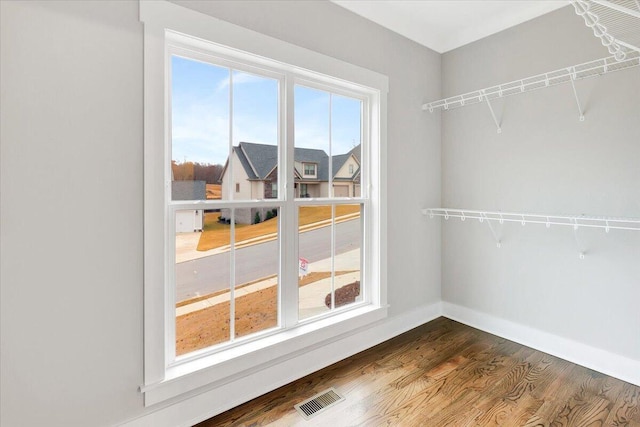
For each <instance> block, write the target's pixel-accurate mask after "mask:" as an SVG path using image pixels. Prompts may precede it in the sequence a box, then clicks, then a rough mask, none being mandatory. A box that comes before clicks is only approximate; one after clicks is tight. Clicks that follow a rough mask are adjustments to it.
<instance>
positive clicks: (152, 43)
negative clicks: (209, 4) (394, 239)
mask: <svg viewBox="0 0 640 427" xmlns="http://www.w3.org/2000/svg"><path fill="white" fill-rule="evenodd" d="M140 20H141V21H142V22H143V23H144V35H145V43H144V70H145V71H144V153H145V162H144V181H145V194H144V206H145V208H144V224H145V232H144V245H145V252H144V264H145V265H144V384H143V385H142V386H141V387H140V389H141V391H142V392H143V393H144V397H145V406H150V405H153V404H156V403H160V402H163V401H166V400H167V399H171V398H174V397H177V396H180V395H182V394H184V393H188V392H191V391H194V390H196V389H197V388H200V387H204V386H208V387H215V386H216V385H222V384H224V383H228V382H229V381H233V380H234V378H239V377H241V376H244V375H246V374H248V373H250V372H255V371H256V370H260V369H265V368H267V367H268V366H270V365H272V364H274V363H278V362H280V361H283V360H286V359H287V358H289V357H291V356H292V355H295V354H301V353H304V352H306V351H310V350H312V349H314V348H318V347H319V346H322V345H325V344H326V343H328V342H331V341H334V340H335V339H337V338H338V337H344V335H345V334H349V333H356V332H357V331H358V330H359V329H361V328H364V327H366V326H370V325H371V324H372V323H374V322H376V321H379V320H381V319H383V318H385V317H386V314H387V291H386V98H387V91H388V79H387V77H386V76H383V75H380V74H378V73H375V72H373V71H370V70H366V69H363V68H360V67H357V66H355V65H352V64H348V63H345V62H342V61H339V60H337V59H334V58H331V57H328V56H325V55H322V54H319V53H316V52H313V51H310V50H307V49H304V48H301V47H298V46H295V45H292V44H289V43H286V42H283V41H281V40H277V39H274V38H271V37H268V36H265V35H263V34H260V33H257V32H254V31H251V30H248V29H245V28H242V27H238V26H236V25H233V24H230V23H227V22H224V21H220V20H218V19H215V18H213V17H210V16H207V15H205V14H201V13H198V12H194V11H192V10H189V9H186V8H184V7H181V6H177V5H175V4H171V3H168V2H164V1H162V2H160V1H154V2H150V1H141V2H140ZM167 30H170V31H172V32H175V33H181V34H189V35H190V36H191V37H193V38H195V39H201V40H207V41H208V42H206V44H207V45H208V44H209V43H210V42H214V43H218V44H220V45H224V46H229V47H232V48H234V49H238V55H239V56H242V55H243V52H247V53H248V55H249V56H250V59H251V60H252V61H254V62H255V61H259V60H260V55H262V57H268V58H269V59H268V60H266V59H265V63H272V62H273V61H274V60H275V61H279V62H280V63H282V64H289V65H288V66H289V67H291V69H292V70H295V72H296V73H297V74H299V75H303V76H304V75H305V74H306V75H308V76H309V78H310V79H313V80H315V81H317V82H318V83H319V84H322V75H323V74H324V75H326V76H331V77H327V78H326V83H330V82H332V81H335V79H336V78H338V79H342V80H343V81H344V82H345V83H346V82H356V83H346V86H347V88H348V87H349V85H351V87H352V88H353V89H354V90H356V91H359V90H362V89H363V88H372V94H374V95H373V96H374V97H375V102H373V103H372V106H371V107H372V109H373V110H372V112H371V117H372V121H373V123H371V124H370V126H371V128H372V129H377V130H378V131H377V132H373V133H372V135H371V149H370V150H369V152H368V153H363V155H368V156H370V160H371V164H377V165H378V166H379V167H378V168H372V171H371V174H370V176H369V183H370V184H369V185H366V186H363V187H362V191H363V192H366V194H368V195H369V197H370V200H369V202H368V203H369V205H368V209H369V215H370V217H369V219H370V221H369V222H368V224H366V227H368V230H366V232H365V236H369V237H368V238H369V242H367V245H370V246H369V247H371V248H372V250H371V251H370V253H369V254H368V257H369V259H368V263H369V265H370V266H371V267H370V268H368V269H367V270H366V274H368V275H369V277H368V280H371V281H373V282H374V283H376V284H377V286H375V289H376V292H374V293H373V295H371V304H369V305H367V306H360V307H356V308H354V309H351V310H345V311H344V312H340V313H338V314H336V315H333V316H331V317H327V318H323V319H321V320H317V321H314V322H301V323H300V324H299V326H297V327H295V328H293V329H289V330H287V331H284V332H282V333H279V334H276V335H270V336H267V337H265V338H264V339H261V340H256V341H251V342H248V343H247V344H246V345H243V346H242V347H234V348H231V349H229V350H228V351H223V352H218V353H214V354H210V355H206V356H203V357H200V358H198V359H194V360H192V361H190V362H188V363H181V364H178V365H174V366H171V367H168V366H167V363H166V359H165V355H166V352H165V351H164V349H165V348H166V346H167V345H172V346H173V345H175V344H174V343H167V342H166V341H167V340H166V334H165V330H166V328H167V324H168V323H169V322H175V317H173V316H168V315H167V310H165V295H166V293H167V292H170V291H171V292H172V291H173V290H168V289H165V288H164V286H166V284H165V285H164V286H163V285H162V284H164V283H165V280H164V278H165V275H166V271H165V268H166V266H165V265H164V264H165V263H164V260H166V259H167V258H168V256H167V253H166V251H167V250H168V249H167V248H168V247H170V245H167V244H166V239H167V237H166V235H165V233H164V230H167V229H169V227H168V226H169V224H168V223H167V221H169V219H168V216H167V215H164V212H165V209H166V206H165V193H166V192H167V191H169V190H170V188H167V185H165V188H162V187H161V186H159V185H154V184H153V183H157V182H163V181H164V176H165V170H164V169H165V167H166V165H165V153H166V152H167V150H168V147H167V141H168V140H169V138H168V133H169V131H170V130H169V127H168V124H167V123H166V121H165V117H166V116H167V114H168V111H167V108H168V107H167V105H168V103H166V102H165V96H166V95H165V86H166V80H165V79H166V78H167V76H168V70H167V69H166V67H167V65H166V64H167V61H165V55H166V54H167V52H166V45H165V37H166V34H167V32H166V31H167ZM209 41H210V42H209ZM157 70H164V73H159V72H158V71H157ZM306 70H314V71H313V72H310V71H306ZM318 73H319V74H318ZM291 84H293V83H291ZM292 89H293V87H288V88H287V93H288V96H291V97H292V96H293V90H292ZM287 114H291V116H289V117H287V120H286V129H285V132H286V133H292V132H293V120H290V119H291V118H292V114H293V112H292V111H288V112H287ZM162 141H164V143H162ZM289 150H291V151H293V146H292V144H289ZM289 155H290V158H293V152H291V153H289ZM290 167H291V168H293V165H291V166H290ZM364 182H365V181H363V183H364ZM169 185H170V183H169ZM283 191H286V192H287V193H288V194H287V195H288V199H289V200H290V202H289V203H292V204H293V203H295V202H294V198H293V192H294V188H293V185H289V186H288V188H284V189H283ZM317 202H318V201H316V203H317ZM354 202H355V203H358V202H357V201H355V200H354ZM289 211H290V212H292V210H291V209H290V210H289ZM289 223H290V224H293V221H289ZM294 225H295V224H294ZM158 230H161V231H160V232H158ZM294 231H295V229H294ZM290 232H291V231H287V230H283V233H284V234H283V238H284V239H285V240H286V239H292V238H291V237H290V236H289V237H287V234H290ZM285 244H289V245H291V244H292V242H291V241H289V242H288V243H287V242H285ZM295 246H297V245H295ZM295 249H296V250H297V248H295ZM296 298H297V295H283V300H284V299H292V300H295V299H296ZM285 323H286V319H285Z"/></svg>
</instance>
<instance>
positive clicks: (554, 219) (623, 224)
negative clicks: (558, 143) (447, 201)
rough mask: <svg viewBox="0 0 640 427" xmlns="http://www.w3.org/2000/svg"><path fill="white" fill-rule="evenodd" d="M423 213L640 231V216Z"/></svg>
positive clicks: (431, 210)
mask: <svg viewBox="0 0 640 427" xmlns="http://www.w3.org/2000/svg"><path fill="white" fill-rule="evenodd" d="M422 213H423V215H429V217H431V218H433V217H436V216H440V217H444V219H449V218H459V219H461V220H462V221H464V220H466V219H477V220H479V221H480V222H483V221H485V220H486V221H497V222H499V223H501V224H502V223H504V222H519V223H521V224H522V225H525V224H545V225H546V226H547V227H550V226H552V225H561V226H569V227H573V228H574V229H575V230H577V229H578V228H582V227H588V228H602V229H604V230H605V232H607V233H608V232H609V230H635V231H640V218H619V217H604V216H603V217H599V216H587V215H555V214H537V213H519V212H499V211H498V212H492V211H478V210H470V209H450V208H428V209H422Z"/></svg>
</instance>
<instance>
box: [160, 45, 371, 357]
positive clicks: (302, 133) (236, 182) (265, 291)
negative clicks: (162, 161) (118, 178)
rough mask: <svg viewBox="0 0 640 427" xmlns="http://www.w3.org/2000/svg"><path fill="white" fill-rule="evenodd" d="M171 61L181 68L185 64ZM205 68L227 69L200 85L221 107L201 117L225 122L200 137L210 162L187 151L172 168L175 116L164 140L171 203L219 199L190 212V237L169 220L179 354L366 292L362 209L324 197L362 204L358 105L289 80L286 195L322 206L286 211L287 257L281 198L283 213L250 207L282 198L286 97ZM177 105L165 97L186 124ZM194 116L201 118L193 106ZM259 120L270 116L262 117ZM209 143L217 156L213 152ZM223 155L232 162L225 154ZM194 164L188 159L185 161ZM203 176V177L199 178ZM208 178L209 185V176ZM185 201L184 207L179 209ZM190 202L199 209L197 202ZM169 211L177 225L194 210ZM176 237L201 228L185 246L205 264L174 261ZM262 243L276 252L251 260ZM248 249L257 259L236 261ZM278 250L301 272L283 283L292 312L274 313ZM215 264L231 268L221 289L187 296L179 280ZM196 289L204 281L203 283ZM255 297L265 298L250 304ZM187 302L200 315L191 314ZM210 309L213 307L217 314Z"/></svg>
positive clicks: (262, 81) (263, 84)
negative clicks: (289, 227)
mask: <svg viewBox="0 0 640 427" xmlns="http://www.w3.org/2000/svg"><path fill="white" fill-rule="evenodd" d="M180 59H181V60H184V61H189V59H188V58H187V59H185V58H180ZM176 62H177V61H176ZM193 62H195V63H197V64H201V63H198V62H197V61H193ZM204 65H206V66H210V67H214V69H216V70H218V71H220V75H223V73H224V72H226V73H227V77H226V80H225V78H224V75H223V77H222V78H220V79H218V80H217V81H216V82H215V84H213V85H212V84H211V83H212V82H209V87H208V89H206V90H208V91H209V92H211V87H212V86H213V87H214V89H213V92H215V93H214V94H213V95H212V97H210V99H209V101H210V102H212V103H213V104H214V106H215V104H216V102H215V100H216V99H217V100H218V101H219V102H218V104H219V105H218V107H219V108H217V110H216V108H210V111H208V113H209V114H208V115H207V114H205V112H202V111H201V112H200V113H201V116H202V117H209V118H211V117H214V118H215V119H216V120H218V121H220V122H223V123H224V122H225V121H226V123H227V126H226V128H227V129H226V133H225V131H224V129H223V127H219V128H220V131H219V132H217V133H215V132H214V129H209V130H210V131H211V133H210V134H209V139H208V141H204V142H205V146H206V147H207V150H209V152H213V151H216V152H217V153H218V154H216V155H213V154H211V155H210V158H211V160H210V161H207V163H204V161H203V163H202V164H199V162H196V161H193V162H189V161H188V157H187V156H186V155H183V159H182V161H180V160H179V159H177V158H175V156H176V155H179V153H180V149H178V148H179V147H181V145H180V144H181V140H180V139H179V137H180V136H181V134H180V131H181V128H180V127H179V126H178V124H179V123H180V120H177V121H174V124H173V127H172V137H173V138H172V141H174V142H173V143H172V144H175V148H176V149H175V150H174V145H172V150H171V152H172V163H171V166H172V167H171V172H172V177H171V178H172V191H171V194H172V200H174V201H186V202H189V201H198V200H209V201H213V200H220V201H221V202H222V203H221V204H219V205H216V204H212V205H209V204H208V205H207V208H208V210H207V211H204V210H201V209H200V210H199V209H195V211H196V212H201V213H200V218H201V221H202V227H201V228H198V227H196V228H194V229H193V231H186V230H185V228H184V224H183V223H178V221H177V219H176V223H175V224H176V225H175V227H176V228H175V229H176V301H178V302H177V305H178V306H179V307H177V308H176V328H175V329H176V337H175V338H176V355H177V356H181V355H185V354H188V353H189V352H192V351H194V350H199V349H202V348H206V347H209V346H216V347H217V348H223V347H225V343H227V344H232V343H233V342H234V341H235V340H236V339H237V338H243V339H244V338H245V337H250V336H252V335H254V334H256V333H258V332H261V331H268V330H270V329H273V328H276V327H277V326H278V324H279V320H278V319H279V318H280V317H282V315H283V314H282V313H279V309H280V308H281V309H282V310H283V311H291V310H295V311H296V312H297V315H296V318H298V319H299V320H305V319H308V318H311V317H314V316H316V315H321V314H330V313H331V312H333V311H335V310H337V309H340V308H341V307H344V306H348V305H352V304H354V303H355V304H357V303H361V302H364V298H363V296H364V289H361V286H360V277H361V262H362V250H363V247H362V239H363V231H362V230H363V228H362V217H363V213H364V210H363V206H364V205H363V204H347V205H345V204H344V203H340V202H338V200H335V201H332V199H331V197H340V198H341V197H349V198H360V197H361V190H360V188H361V186H360V176H361V173H362V165H361V162H362V149H361V145H362V142H363V139H362V123H363V119H362V112H363V111H364V106H363V101H362V100H360V99H355V98H349V97H345V96H342V95H337V94H334V93H332V92H331V91H330V90H319V89H314V88H312V87H306V86H301V85H294V88H295V90H294V105H293V108H294V111H295V121H294V127H295V135H296V140H295V142H294V147H295V148H294V149H293V152H294V158H292V159H289V161H292V162H293V163H294V171H295V172H294V177H293V178H289V181H293V184H294V193H293V194H294V197H295V198H324V199H325V200H324V202H323V203H324V204H321V205H313V206H306V205H305V206H299V207H297V206H296V205H295V204H294V205H290V206H294V207H295V211H296V215H297V218H296V222H297V223H299V226H300V229H299V231H298V239H299V241H298V245H299V251H298V253H296V254H291V253H289V254H288V255H287V250H286V248H285V249H283V248H281V247H280V244H279V238H278V236H279V233H280V232H281V229H280V227H279V226H278V225H277V224H278V222H279V219H278V218H277V217H278V216H280V215H279V213H280V210H281V208H285V207H286V206H289V205H288V203H289V202H287V201H286V200H284V201H283V204H279V206H280V208H279V207H278V206H265V204H263V203H259V202H258V201H259V200H264V201H267V200H268V199H276V198H278V197H279V191H278V190H279V188H280V183H279V182H278V176H279V169H280V167H279V166H280V165H279V160H278V159H279V158H280V154H279V151H280V150H284V146H281V147H278V141H279V136H278V135H279V132H278V126H279V125H278V123H279V120H280V119H279V118H278V115H279V114H280V113H281V110H280V109H279V105H280V104H283V102H284V101H283V100H281V99H279V97H280V96H282V94H281V93H280V92H279V89H278V87H279V86H278V85H279V84H280V83H279V82H278V80H274V79H273V78H267V77H262V76H259V75H254V74H250V73H245V72H242V71H238V70H234V69H229V68H225V67H217V66H215V65H211V64H204ZM196 68H197V67H196ZM205 68H206V67H205ZM176 69H177V68H176ZM202 87H207V86H206V85H201V86H200V89H202ZM180 90H183V89H181V88H180V87H179V86H176V85H175V84H174V85H173V91H174V92H179V91H180ZM224 97H226V100H224ZM178 99H179V97H178ZM193 99H197V97H192V100H193ZM221 100H223V101H225V102H222V101H221ZM180 105H182V107H180ZM180 108H184V102H183V103H182V104H179V103H177V102H174V103H173V109H172V115H174V116H176V117H177V118H181V117H182V118H184V114H183V111H180ZM192 110H193V111H198V110H197V108H194V109H192ZM263 116H264V117H267V116H269V117H271V118H270V119H266V120H263ZM216 120H214V122H216ZM216 123H217V122H216ZM212 127H214V125H212ZM216 129H217V128H216ZM256 129H257V130H256ZM254 131H255V132H258V131H259V132H261V133H255V132H254ZM252 132H254V133H252ZM214 133H215V135H214ZM189 144H190V146H191V147H198V142H197V141H193V140H192V141H189ZM207 144H208V145H207ZM183 145H185V144H183ZM187 145H188V144H187ZM215 147H219V149H217V150H213V149H214V148H215ZM194 149H195V148H194ZM230 150H231V156H228V153H229V151H230ZM205 151H206V150H205ZM174 152H175V155H174ZM219 153H226V154H224V155H223V156H225V157H224V158H222V157H220V155H219ZM216 156H218V157H216ZM195 158H197V156H195V155H194V159H195ZM196 170H198V172H197V173H196ZM190 171H191V174H189V172H190ZM203 171H204V172H203ZM203 173H204V174H205V175H204V178H203V179H200V177H202V176H203ZM207 173H208V174H209V175H206V174H207ZM215 173H217V175H218V176H217V179H215V178H212V176H213V175H214V174H215ZM178 181H185V182H187V183H188V184H186V183H183V182H178ZM187 187H188V188H187ZM229 190H233V191H229ZM285 198H286V195H285ZM234 200H235V201H238V200H240V201H242V200H247V201H249V200H253V201H255V202H254V203H251V204H250V205H248V207H237V206H234V205H233V203H232V204H231V205H229V204H226V203H225V201H229V202H233V201H234ZM343 200H344V199H343ZM352 200H353V199H352ZM357 203H361V202H360V201H358V202H357ZM185 205H188V203H185V204H180V206H185ZM193 206H194V208H201V206H198V205H197V204H195V203H194V205H193ZM209 208H210V209H209ZM183 211H184V212H183ZM176 212H182V213H181V214H180V218H182V220H184V218H186V215H187V214H186V213H185V212H191V210H190V209H182V208H181V210H179V211H176ZM269 221H273V222H272V224H276V225H275V227H272V228H274V230H270V231H268V232H267V231H266V228H265V224H266V223H267V222H269ZM182 222H184V221H182ZM258 228H260V229H261V230H262V231H259V230H258ZM267 228H268V227H267ZM180 233H186V234H189V233H191V234H193V233H201V234H200V235H199V236H197V237H194V236H191V240H190V241H191V244H192V245H193V242H194V241H195V240H197V246H196V249H195V251H202V252H204V253H206V255H204V254H200V255H201V258H202V259H205V258H210V259H209V260H208V261H210V262H208V263H205V262H204V261H202V262H198V263H192V261H193V260H189V261H178V247H179V246H180V245H182V244H183V243H182V240H185V239H187V238H186V237H185V236H182V235H180V236H179V234H180ZM313 236H315V237H313ZM179 239H182V240H181V241H179ZM187 240H188V239H187ZM269 241H271V242H273V245H272V246H273V247H272V248H267V252H265V253H263V254H262V255H259V254H258V255H256V254H257V252H259V251H260V250H261V247H262V246H263V245H266V244H267V243H269ZM192 251H193V248H192ZM249 252H254V253H253V254H252V255H245V254H249ZM285 255H286V256H288V257H289V259H295V258H294V257H295V256H297V257H298V262H299V266H300V269H299V270H300V277H299V280H298V283H296V284H291V285H296V286H297V287H298V288H299V290H298V292H299V300H300V304H299V306H298V307H280V305H281V302H280V300H279V298H280V294H281V293H280V288H279V286H285V285H286V284H280V283H279V282H280V281H281V280H279V277H280V265H281V258H282V257H284V256H285ZM216 257H218V258H217V259H216ZM274 257H275V258H274ZM265 258H268V260H267V262H266V264H267V266H266V270H269V271H268V272H266V270H265V271H260V272H257V271H255V266H256V264H260V261H261V260H263V259H265ZM257 261H258V262H257ZM220 262H222V263H223V264H226V265H227V266H228V267H227V269H226V273H223V272H222V270H219V272H221V274H219V275H218V279H219V280H223V281H225V284H224V289H218V290H213V292H209V290H207V289H208V288H206V286H201V285H198V286H200V288H198V287H197V286H196V290H193V289H192V290H189V289H188V283H192V282H198V280H199V279H197V277H198V275H200V276H207V277H208V276H211V273H210V270H211V269H212V267H211V265H216V263H218V264H219V263H220ZM183 263H185V264H184V265H181V264H183ZM179 264H180V265H179ZM263 264H264V262H263ZM195 267H197V268H195ZM303 269H304V272H303ZM267 273H268V274H267ZM249 276H251V277H249ZM254 276H255V277H254ZM200 282H202V283H204V279H200ZM202 283H201V284H202ZM218 285H219V284H218ZM291 285H286V286H291ZM253 288H256V289H253ZM258 288H259V289H258ZM207 292H209V293H207ZM258 297H260V298H262V299H260V301H258V299H259V298H258ZM211 298H217V299H211ZM256 298H258V299H256ZM222 299H224V301H222ZM218 300H220V301H218ZM214 302H215V303H214ZM198 304H199V305H198ZM206 304H208V305H207V306H206V307H205V308H202V307H204V306H205V305H206ZM188 306H189V307H188ZM182 307H188V308H186V309H185V308H182ZM195 307H201V308H200V310H195V309H194V308H195ZM214 309H215V310H217V311H216V312H215V314H214V313H213V310H214ZM190 310H191V311H190ZM206 310H209V311H206ZM194 313H196V314H194ZM204 313H208V315H205V314H204ZM197 315H200V317H199V318H198V319H199V320H197V321H191V323H189V322H187V321H186V319H195V318H196V316H197ZM203 316H204V317H203ZM285 317H288V318H289V317H290V316H289V315H285ZM194 323H198V327H199V329H197V328H196V332H195V333H196V334H197V336H198V337H197V338H194V336H193V335H191V336H189V335H188V334H189V326H190V325H192V324H194ZM185 339H191V343H190V346H187V345H184V342H185Z"/></svg>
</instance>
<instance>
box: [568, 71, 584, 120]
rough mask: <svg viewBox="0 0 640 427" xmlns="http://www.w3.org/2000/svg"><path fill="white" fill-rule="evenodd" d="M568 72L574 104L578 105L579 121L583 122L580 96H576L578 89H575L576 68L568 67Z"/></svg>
mask: <svg viewBox="0 0 640 427" xmlns="http://www.w3.org/2000/svg"><path fill="white" fill-rule="evenodd" d="M569 72H570V73H571V87H572V88H573V96H574V97H575V98H576V104H577V105H578V113H580V116H579V117H580V121H581V122H584V112H583V110H582V106H581V105H580V98H578V91H577V90H576V83H575V80H576V70H575V68H574V67H572V68H569Z"/></svg>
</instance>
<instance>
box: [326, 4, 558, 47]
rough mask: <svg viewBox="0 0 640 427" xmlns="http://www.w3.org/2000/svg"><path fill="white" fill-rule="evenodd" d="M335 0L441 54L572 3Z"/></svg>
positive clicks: (346, 7)
mask: <svg viewBox="0 0 640 427" xmlns="http://www.w3.org/2000/svg"><path fill="white" fill-rule="evenodd" d="M331 1H333V2H334V3H335V4H337V5H339V6H342V7H344V8H345V9H348V10H350V11H352V12H354V13H357V14H358V15H360V16H363V17H365V18H367V19H369V20H371V21H373V22H376V23H378V24H380V25H382V26H383V27H386V28H388V29H390V30H392V31H395V32H396V33H398V34H401V35H403V36H405V37H407V38H409V39H411V40H413V41H416V42H418V43H420V44H422V45H424V46H427V47H428V48H431V49H433V50H435V51H436V52H439V53H444V52H447V51H449V50H451V49H455V48H457V47H460V46H463V45H465V44H467V43H471V42H473V41H476V40H479V39H481V38H483V37H486V36H489V35H491V34H494V33H497V32H499V31H502V30H505V29H507V28H509V27H513V26H515V25H518V24H520V23H522V22H525V21H528V20H530V19H533V18H535V17H537V16H540V15H544V14H545V13H548V12H551V11H553V10H556V9H559V8H561V7H564V6H566V5H568V4H569V1H564V0H553V1H543V0H534V1H525V0H497V1H496V0H331Z"/></svg>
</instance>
